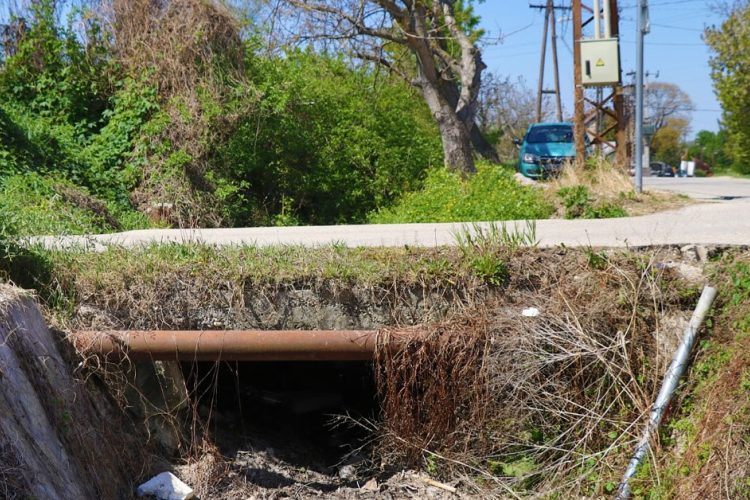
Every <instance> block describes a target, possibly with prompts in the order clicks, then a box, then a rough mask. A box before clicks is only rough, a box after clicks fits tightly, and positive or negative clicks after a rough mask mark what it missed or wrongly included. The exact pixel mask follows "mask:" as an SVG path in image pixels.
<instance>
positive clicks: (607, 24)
mask: <svg viewBox="0 0 750 500" xmlns="http://www.w3.org/2000/svg"><path fill="white" fill-rule="evenodd" d="M603 2H604V38H612V6H611V5H610V2H609V0H603Z"/></svg>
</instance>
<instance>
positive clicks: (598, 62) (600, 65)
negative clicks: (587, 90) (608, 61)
mask: <svg viewBox="0 0 750 500" xmlns="http://www.w3.org/2000/svg"><path fill="white" fill-rule="evenodd" d="M596 66H597V67H602V66H604V61H602V60H601V59H599V60H598V61H596Z"/></svg>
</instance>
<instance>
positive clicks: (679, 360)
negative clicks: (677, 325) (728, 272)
mask: <svg viewBox="0 0 750 500" xmlns="http://www.w3.org/2000/svg"><path fill="white" fill-rule="evenodd" d="M715 298H716V289H715V288H712V287H710V286H707V287H704V288H703V293H702V294H701V298H700V300H699V301H698V305H697V306H696V308H695V311H694V312H693V317H692V318H691V319H690V323H688V326H687V328H686V329H685V335H684V336H683V337H682V342H681V343H680V346H679V347H678V348H677V352H675V355H674V359H673V360H672V364H671V365H669V370H667V374H666V375H665V376H664V382H663V383H662V386H661V390H660V391H659V395H658V396H657V397H656V401H655V402H654V406H653V407H652V408H651V415H650V417H649V419H648V425H646V428H645V429H644V430H643V436H642V437H641V440H640V441H639V442H638V446H637V447H636V449H635V453H634V454H633V458H631V459H630V464H628V468H627V470H626V471H625V474H624V475H623V477H622V481H621V482H620V487H619V488H618V490H617V497H616V499H617V500H627V499H628V497H630V484H629V483H628V481H630V478H631V477H633V476H634V475H635V473H636V472H637V470H638V466H639V465H641V464H642V463H643V459H644V458H645V457H646V453H647V452H648V448H649V446H650V443H651V436H652V435H656V433H657V432H658V431H659V426H660V425H661V421H662V419H663V418H664V413H665V412H666V411H667V407H668V406H669V402H670V401H671V400H672V395H674V391H675V390H676V389H677V384H678V383H679V382H680V378H681V377H682V375H683V374H684V373H685V368H686V367H687V364H688V358H689V357H690V351H691V350H692V349H693V346H694V345H695V341H696V340H697V338H698V329H699V328H700V326H701V324H702V323H703V320H704V319H705V317H706V314H707V313H708V310H709V309H711V304H713V302H714V299H715Z"/></svg>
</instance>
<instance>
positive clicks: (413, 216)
mask: <svg viewBox="0 0 750 500" xmlns="http://www.w3.org/2000/svg"><path fill="white" fill-rule="evenodd" d="M552 212H553V207H552V205H550V204H549V203H547V202H546V201H545V200H544V198H543V196H542V193H541V191H540V190H539V189H537V188H534V187H528V186H521V185H520V184H519V183H518V182H517V181H516V180H515V179H514V178H513V172H511V171H510V170H509V169H506V168H503V167H500V166H495V165H489V164H486V163H481V162H480V163H479V164H478V165H477V173H476V175H475V176H473V177H471V178H470V179H466V180H464V179H462V178H461V176H460V175H458V174H457V173H455V172H451V171H449V170H447V169H445V168H442V167H440V168H434V169H432V170H431V171H430V172H429V173H428V175H427V179H426V180H425V184H424V187H423V188H422V189H421V190H419V191H414V192H412V193H409V194H407V195H406V196H404V197H403V199H402V200H401V201H400V202H399V203H398V204H397V205H396V206H395V207H393V208H392V209H384V210H380V211H378V212H374V213H372V214H371V215H370V217H369V220H370V222H373V223H381V224H388V223H407V222H472V221H490V220H513V219H544V218H548V217H549V216H550V215H551V214H552Z"/></svg>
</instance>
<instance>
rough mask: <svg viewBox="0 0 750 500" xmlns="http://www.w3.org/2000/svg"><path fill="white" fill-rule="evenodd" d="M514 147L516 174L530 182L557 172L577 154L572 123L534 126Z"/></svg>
mask: <svg viewBox="0 0 750 500" xmlns="http://www.w3.org/2000/svg"><path fill="white" fill-rule="evenodd" d="M513 144H515V145H516V146H518V148H519V152H518V171H519V172H521V174H523V175H524V176H526V177H529V178H531V179H540V178H546V177H549V176H553V175H556V174H558V173H560V171H561V170H562V169H563V168H564V167H565V165H566V164H569V163H572V162H573V159H574V158H575V155H576V147H575V141H574V139H573V124H572V123H567V122H558V123H533V124H531V125H530V126H529V128H528V130H527V131H526V135H525V136H524V138H523V140H522V139H513Z"/></svg>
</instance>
